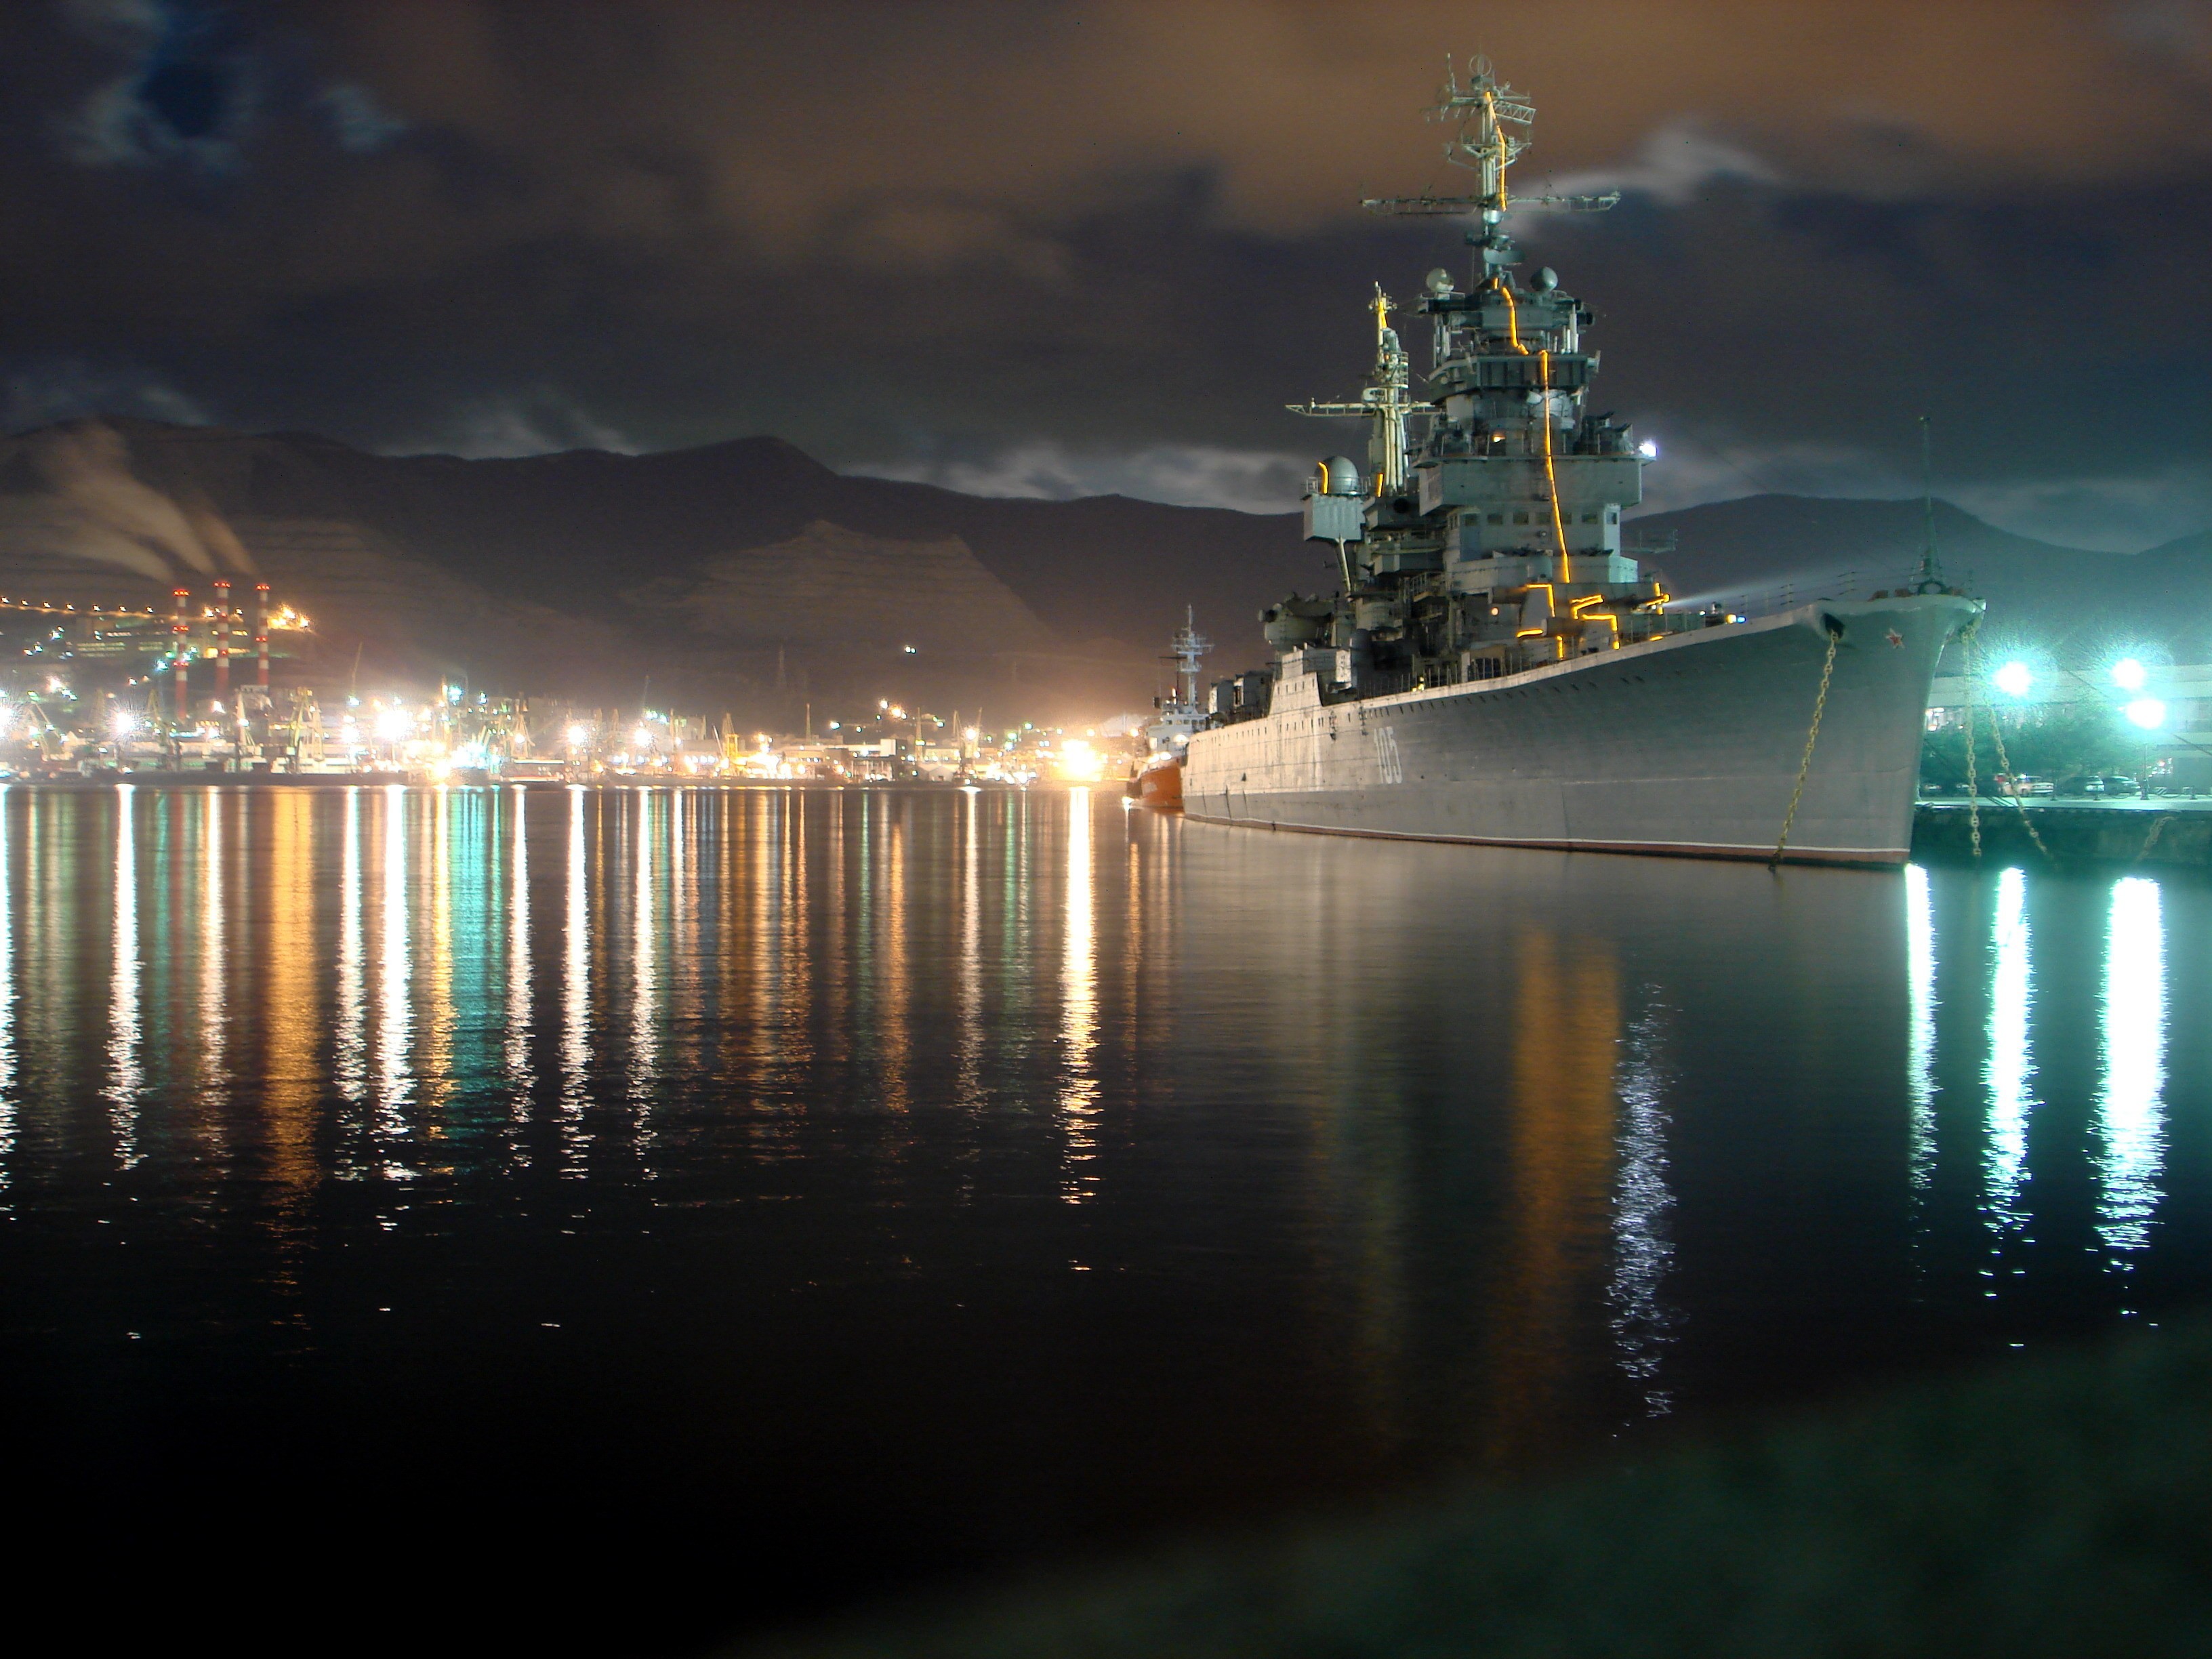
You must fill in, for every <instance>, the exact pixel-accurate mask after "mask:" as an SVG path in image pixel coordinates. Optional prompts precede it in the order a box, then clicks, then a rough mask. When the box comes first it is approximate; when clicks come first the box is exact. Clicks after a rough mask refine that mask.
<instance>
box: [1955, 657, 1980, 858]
mask: <svg viewBox="0 0 2212 1659" xmlns="http://www.w3.org/2000/svg"><path fill="white" fill-rule="evenodd" d="M1980 626H1981V624H1980V623H1978V622H1977V623H1967V624H1966V628H1965V629H1964V630H1963V631H1961V633H1960V635H1959V645H1960V656H1962V657H1964V658H1965V659H1966V833H1967V834H1968V835H1970V836H1972V837H1973V842H1974V857H1975V859H1976V860H1979V859H1980V858H1981V856H1982V781H1981V779H1980V778H1979V777H1978V775H1976V773H1975V770H1974V688H1975V687H1976V686H1977V685H1978V684H1980V683H1981V677H1980V675H1979V674H1978V672H1977V671H1975V668H1974V630H1975V629H1978V628H1979V627H1980Z"/></svg>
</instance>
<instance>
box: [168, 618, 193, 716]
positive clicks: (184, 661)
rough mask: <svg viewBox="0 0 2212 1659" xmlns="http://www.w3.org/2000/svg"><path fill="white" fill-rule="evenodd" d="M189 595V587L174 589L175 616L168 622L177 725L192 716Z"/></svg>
mask: <svg viewBox="0 0 2212 1659" xmlns="http://www.w3.org/2000/svg"><path fill="white" fill-rule="evenodd" d="M191 597H192V590H191V588H189V587H179V588H178V589H177V590H176V601H177V610H176V616H175V617H174V619H173V620H172V621H171V623H169V632H170V634H171V635H173V637H174V640H175V643H176V661H175V663H174V668H175V671H176V683H175V685H174V687H173V692H174V695H175V697H176V702H177V708H176V717H177V724H178V725H179V726H184V725H186V724H188V723H189V722H190V721H191V718H192V692H191V684H192V671H191V660H192V619H191V613H190V612H188V611H186V610H185V605H187V604H188V603H189V602H190V600H191Z"/></svg>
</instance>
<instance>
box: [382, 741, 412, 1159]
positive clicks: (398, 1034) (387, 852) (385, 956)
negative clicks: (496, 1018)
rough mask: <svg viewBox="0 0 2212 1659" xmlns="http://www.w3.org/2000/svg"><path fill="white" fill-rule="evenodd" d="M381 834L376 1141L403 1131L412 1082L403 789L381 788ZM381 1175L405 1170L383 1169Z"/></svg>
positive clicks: (404, 799)
mask: <svg viewBox="0 0 2212 1659" xmlns="http://www.w3.org/2000/svg"><path fill="white" fill-rule="evenodd" d="M383 829H384V885H383V890H382V891H381V892H380V894H379V896H378V897H379V902H380V906H381V908H382V912H383V915H382V918H381V920H382V932H383V937H382V940H381V947H380V952H379V958H378V963H377V970H378V971H377V982H376V1005H377V1006H376V1074H377V1075H376V1081H377V1093H376V1133H377V1134H378V1136H379V1138H380V1139H398V1137H399V1136H400V1135H401V1134H402V1133H404V1132H405V1129H406V1127H407V1126H406V1119H405V1117H404V1115H403V1113H402V1110H401V1109H402V1108H403V1107H404V1105H405V1104H406V1103H407V1100H408V1097H409V1095H410V1092H411V1091H412V1086H413V1082H414V1079H413V1078H412V1077H411V1076H410V1074H409V1072H408V1069H407V1049H408V1041H409V1038H410V1036H412V1034H413V1029H414V1010H413V1008H412V1006H410V1003H409V1001H408V993H409V983H408V981H409V969H410V963H409V962H408V952H407V947H408V939H407V790H406V787H405V786H404V785H403V784H397V783H394V784H387V785H386V786H385V790H384V824H383ZM386 1173H387V1174H391V1175H405V1174H407V1173H409V1171H407V1170H404V1169H402V1168H399V1167H398V1166H387V1169H386Z"/></svg>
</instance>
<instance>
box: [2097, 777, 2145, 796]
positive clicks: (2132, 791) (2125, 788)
mask: <svg viewBox="0 0 2212 1659" xmlns="http://www.w3.org/2000/svg"><path fill="white" fill-rule="evenodd" d="M2101 781H2102V782H2103V784H2104V786H2105V793H2106V794H2108V795H2140V794H2141V793H2142V785H2141V784H2139V783H2137V782H2136V781H2135V780H2134V779H2133V778H2126V777H2119V776H2116V775H2113V774H2111V773H2107V774H2106V775H2105V776H2104V778H2103V779H2102V780H2101Z"/></svg>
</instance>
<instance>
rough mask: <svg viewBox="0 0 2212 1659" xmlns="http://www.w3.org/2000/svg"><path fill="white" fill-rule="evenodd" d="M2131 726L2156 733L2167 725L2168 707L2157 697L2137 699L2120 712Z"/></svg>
mask: <svg viewBox="0 0 2212 1659" xmlns="http://www.w3.org/2000/svg"><path fill="white" fill-rule="evenodd" d="M2120 712H2121V713H2122V714H2125V715H2126V716H2127V717H2128V720H2129V721H2130V724H2132V725H2136V726H2141V727H2142V729H2143V730H2144V731H2146V732H2155V731H2157V730H2158V728H2159V727H2160V726H2163V725H2165V724H2166V705H2165V704H2164V703H2162V702H2160V701H2159V700H2158V699H2157V698H2156V697H2137V698H2136V700H2135V701H2134V702H2131V703H2130V704H2129V705H2128V706H2127V707H2126V708H2124V709H2122V710H2121V711H2120Z"/></svg>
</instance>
